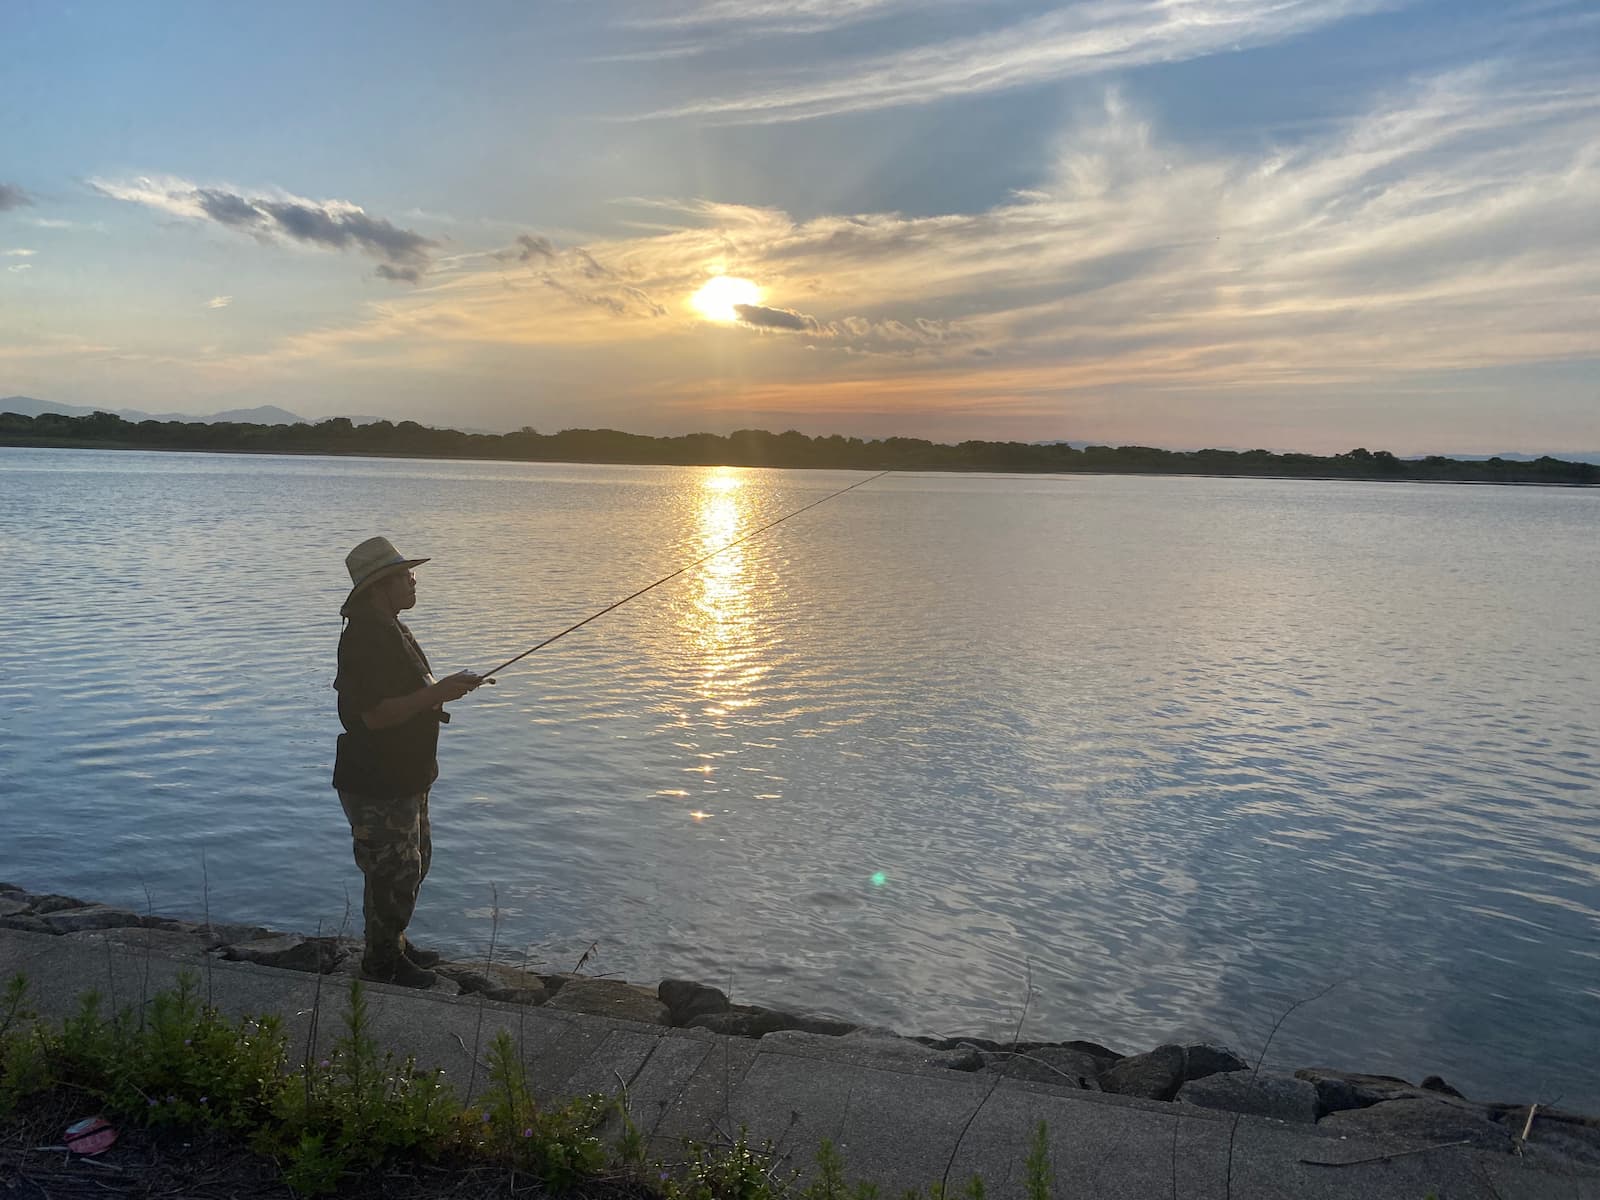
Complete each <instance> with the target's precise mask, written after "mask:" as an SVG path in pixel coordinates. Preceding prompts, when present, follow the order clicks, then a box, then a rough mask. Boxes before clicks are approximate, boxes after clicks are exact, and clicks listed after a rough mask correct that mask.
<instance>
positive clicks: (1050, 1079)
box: [981, 1046, 1109, 1092]
mask: <svg viewBox="0 0 1600 1200" xmlns="http://www.w3.org/2000/svg"><path fill="white" fill-rule="evenodd" d="M981 1053H982V1054H983V1069H984V1070H985V1071H986V1072H988V1073H990V1074H993V1075H1004V1076H1005V1077H1006V1078H1007V1079H1023V1080H1027V1081H1028V1082H1029V1083H1049V1084H1054V1085H1055V1086H1056V1087H1066V1088H1077V1089H1079V1090H1080V1091H1083V1090H1087V1091H1095V1092H1097V1091H1099V1090H1100V1083H1099V1075H1100V1072H1101V1071H1103V1070H1105V1069H1106V1067H1107V1066H1108V1065H1109V1064H1108V1063H1107V1061H1106V1060H1105V1059H1103V1058H1100V1057H1098V1056H1096V1055H1093V1054H1089V1053H1087V1052H1085V1051H1083V1050H1073V1049H1070V1048H1068V1047H1066V1046H1040V1047H1039V1048H1038V1049H1036V1050H1028V1051H1025V1052H1024V1051H1019V1050H985V1051H982V1052H981Z"/></svg>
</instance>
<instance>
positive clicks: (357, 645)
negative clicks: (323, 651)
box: [333, 609, 450, 800]
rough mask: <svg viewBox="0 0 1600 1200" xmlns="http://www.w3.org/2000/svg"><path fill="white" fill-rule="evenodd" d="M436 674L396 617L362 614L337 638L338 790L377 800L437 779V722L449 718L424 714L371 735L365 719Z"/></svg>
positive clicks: (416, 789)
mask: <svg viewBox="0 0 1600 1200" xmlns="http://www.w3.org/2000/svg"><path fill="white" fill-rule="evenodd" d="M430 673H431V668H430V667H429V666H428V659H427V656H426V655H424V654H423V653H422V647H421V646H419V645H417V639H416V638H414V637H412V636H411V631H410V630H409V629H407V628H406V627H405V625H404V624H402V623H401V622H400V621H399V620H397V619H396V618H394V617H389V616H385V615H383V614H381V613H378V612H375V611H372V610H363V609H358V610H357V611H356V612H355V613H353V614H352V615H351V617H350V620H349V622H348V623H347V624H346V625H345V627H344V632H343V633H342V634H340V635H339V675H338V678H336V679H335V680H334V681H333V686H334V687H335V688H337V689H338V691H339V723H340V724H342V725H343V726H344V733H342V734H340V735H339V748H338V752H337V754H336V756H335V758H334V764H333V786H334V787H336V788H338V789H339V790H340V791H341V792H354V793H355V794H356V795H358V796H366V797H369V798H371V799H374V800H393V799H396V798H397V797H400V796H414V795H416V794H418V793H419V792H425V791H427V790H428V788H429V787H430V786H432V784H433V781H434V780H435V779H437V778H438V777H439V763H438V759H437V758H436V754H437V751H438V746H439V722H440V721H448V720H449V719H450V718H449V716H448V715H446V714H445V713H443V712H441V711H440V710H439V709H434V708H430V709H425V710H424V711H422V712H420V713H418V714H417V715H416V716H414V717H412V718H411V719H410V720H407V721H402V722H400V724H398V725H392V726H390V727H389V728H388V729H368V728H367V726H366V723H365V722H364V721H362V719H361V714H362V713H366V712H371V711H372V710H373V709H375V708H377V707H378V705H379V704H380V703H381V702H382V701H384V700H387V699H389V698H390V697H391V696H409V695H410V694H411V693H412V692H415V691H416V690H418V689H419V688H423V687H426V686H427V685H428V680H429V675H430Z"/></svg>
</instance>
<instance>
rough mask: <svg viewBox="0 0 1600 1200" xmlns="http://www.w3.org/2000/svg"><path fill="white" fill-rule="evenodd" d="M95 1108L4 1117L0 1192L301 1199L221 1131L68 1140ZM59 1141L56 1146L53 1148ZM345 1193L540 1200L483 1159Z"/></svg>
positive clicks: (643, 1199) (376, 1180) (31, 1198)
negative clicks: (101, 1143) (75, 1144)
mask: <svg viewBox="0 0 1600 1200" xmlns="http://www.w3.org/2000/svg"><path fill="white" fill-rule="evenodd" d="M93 1113H94V1109H93V1107H92V1104H89V1103H88V1102H86V1101H85V1099H84V1098H83V1097H82V1096H81V1095H80V1094H78V1093H75V1092H71V1091H65V1090H60V1089H58V1090H56V1091H53V1092H51V1093H49V1094H47V1095H45V1096H41V1097H35V1098H33V1099H32V1100H30V1101H29V1102H28V1104H27V1106H26V1110H25V1111H24V1112H23V1113H21V1114H19V1115H18V1116H17V1117H16V1118H14V1119H13V1120H11V1121H8V1122H0V1200H90V1198H91V1197H92V1198H93V1200H115V1198H117V1197H140V1198H142V1200H156V1198H158V1197H159V1198H161V1200H297V1198H296V1197H295V1195H294V1193H293V1192H291V1191H290V1190H289V1188H288V1187H287V1186H286V1185H285V1184H284V1182H283V1178H282V1175H281V1173H280V1172H279V1170H278V1167H277V1164H276V1163H274V1162H273V1161H272V1160H271V1159H268V1158H262V1157H260V1156H258V1155H255V1154H252V1153H251V1152H250V1151H249V1150H248V1149H247V1148H246V1147H245V1146H243V1145H242V1144H241V1143H240V1142H238V1141H237V1140H234V1139H231V1138H226V1137H223V1136H221V1135H215V1134H199V1135H187V1134H180V1133H176V1132H173V1131H170V1130H149V1129H142V1128H140V1127H138V1126H128V1127H123V1126H120V1125H119V1126H118V1134H117V1140H116V1144H115V1145H113V1146H112V1147H111V1148H110V1149H109V1150H106V1151H105V1152H104V1153H102V1154H97V1155H94V1156H92V1157H88V1156H80V1155H76V1154H71V1153H68V1152H67V1151H66V1150H65V1149H63V1148H62V1132H63V1131H64V1130H65V1129H66V1128H67V1126H68V1125H71V1124H72V1123H73V1122H74V1121H77V1120H79V1119H80V1118H82V1117H85V1116H91V1115H93ZM50 1147H55V1149H51V1148H50ZM338 1195H339V1196H340V1197H350V1198H353V1200H479V1198H482V1200H490V1198H493V1200H540V1198H542V1197H545V1196H547V1195H549V1193H548V1192H547V1191H546V1190H545V1189H544V1188H543V1187H542V1186H541V1185H539V1184H538V1183H536V1182H535V1181H533V1180H530V1179H529V1178H528V1177H527V1176H526V1175H523V1176H520V1177H519V1176H516V1175H514V1174H513V1173H512V1172H511V1171H510V1170H508V1169H507V1168H505V1167H500V1166H489V1165H484V1164H481V1163H458V1164H437V1165H435V1164H411V1163H407V1164H400V1165H397V1166H394V1167H391V1168H389V1169H387V1170H380V1171H375V1172H373V1173H371V1174H369V1175H363V1176H360V1177H349V1178H347V1179H346V1180H344V1182H343V1184H342V1185H341V1186H340V1188H339V1191H338ZM566 1195H567V1196H568V1197H576V1198H577V1200H647V1198H648V1196H649V1193H647V1192H646V1191H645V1190H644V1189H641V1188H637V1187H634V1186H628V1185H624V1184H615V1185H610V1184H597V1185H594V1186H593V1187H591V1188H586V1189H584V1190H583V1191H581V1192H576V1193H567V1194H566Z"/></svg>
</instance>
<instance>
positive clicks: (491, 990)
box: [438, 962, 550, 1004]
mask: <svg viewBox="0 0 1600 1200" xmlns="http://www.w3.org/2000/svg"><path fill="white" fill-rule="evenodd" d="M438 972H439V974H441V975H444V976H447V977H448V978H450V979H453V980H455V982H456V985H457V986H458V987H460V989H461V992H462V994H463V995H481V996H483V997H484V998H485V999H488V1000H499V1001H502V1002H503V1003H506V1004H543V1003H545V1002H546V1001H547V1000H549V999H550V992H549V989H547V988H546V987H545V986H544V981H543V980H542V979H540V978H539V976H538V975H536V974H534V973H533V972H532V971H519V970H517V968H515V967H508V966H505V965H504V964H501V963H488V964H471V963H457V962H443V963H440V964H439V966H438Z"/></svg>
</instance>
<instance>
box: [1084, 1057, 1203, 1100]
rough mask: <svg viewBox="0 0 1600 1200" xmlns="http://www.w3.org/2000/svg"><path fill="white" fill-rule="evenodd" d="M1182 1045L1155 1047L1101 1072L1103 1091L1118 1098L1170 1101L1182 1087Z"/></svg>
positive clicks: (1100, 1078)
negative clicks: (1132, 1097)
mask: <svg viewBox="0 0 1600 1200" xmlns="http://www.w3.org/2000/svg"><path fill="white" fill-rule="evenodd" d="M1183 1069H1184V1053H1183V1047H1182V1046H1157V1047H1156V1048H1155V1049H1154V1050H1151V1051H1149V1052H1148V1053H1146V1054H1134V1055H1131V1056H1129V1057H1128V1058H1124V1059H1121V1060H1119V1061H1118V1062H1116V1063H1113V1064H1112V1065H1111V1066H1110V1067H1108V1068H1106V1069H1105V1070H1104V1071H1101V1072H1100V1076H1099V1082H1100V1088H1101V1090H1102V1091H1106V1092H1115V1093H1116V1094H1118V1095H1119V1096H1139V1097H1142V1098H1143V1099H1145V1100H1171V1099H1172V1098H1173V1097H1174V1096H1176V1095H1177V1094H1178V1089H1179V1088H1180V1087H1182V1086H1183V1082H1184V1079H1183Z"/></svg>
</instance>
